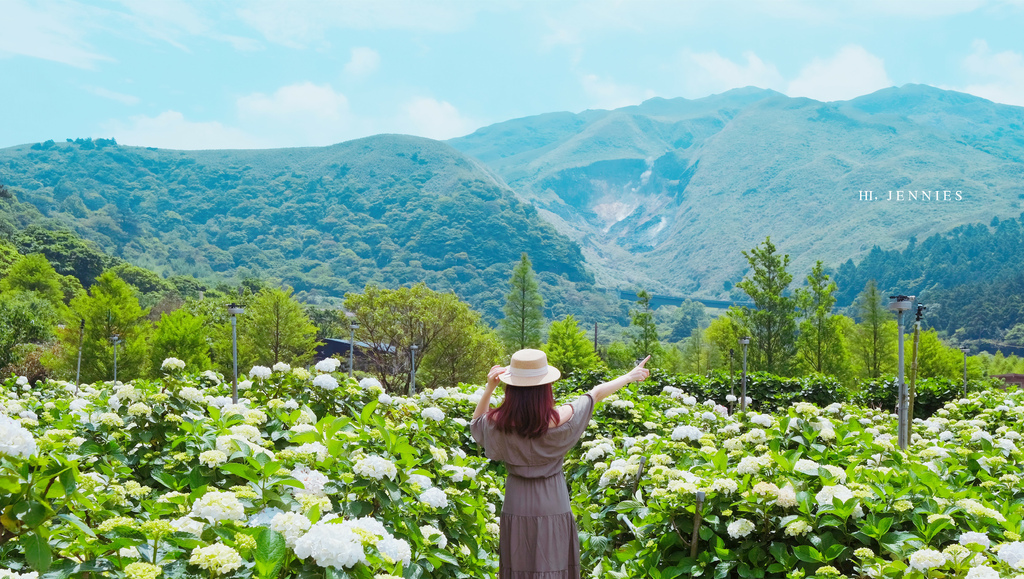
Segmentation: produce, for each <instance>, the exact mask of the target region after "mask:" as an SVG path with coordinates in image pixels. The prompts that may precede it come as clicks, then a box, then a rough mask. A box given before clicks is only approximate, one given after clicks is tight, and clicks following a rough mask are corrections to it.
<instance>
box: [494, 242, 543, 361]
mask: <svg viewBox="0 0 1024 579" xmlns="http://www.w3.org/2000/svg"><path fill="white" fill-rule="evenodd" d="M509 286H510V291H509V293H508V298H507V299H506V301H505V317H504V318H503V319H502V320H501V321H500V322H499V324H498V335H499V336H500V337H501V341H502V343H503V344H504V345H505V348H506V349H507V350H508V351H510V352H515V351H516V350H522V349H523V348H539V347H540V345H541V329H542V328H543V327H544V298H542V297H541V295H540V286H539V285H538V284H537V280H536V278H535V277H534V275H533V268H532V267H531V266H530V259H529V258H528V257H526V254H525V253H524V254H523V256H522V258H521V259H520V260H519V264H518V265H516V267H515V269H513V270H512V279H510V280H509Z"/></svg>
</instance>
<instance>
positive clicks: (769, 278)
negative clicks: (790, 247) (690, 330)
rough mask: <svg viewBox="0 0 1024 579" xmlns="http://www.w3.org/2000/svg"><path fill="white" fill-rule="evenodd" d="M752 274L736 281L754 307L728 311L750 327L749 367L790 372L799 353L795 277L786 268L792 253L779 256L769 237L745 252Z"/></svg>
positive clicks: (772, 371)
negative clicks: (789, 290) (790, 293)
mask: <svg viewBox="0 0 1024 579" xmlns="http://www.w3.org/2000/svg"><path fill="white" fill-rule="evenodd" d="M743 256H744V257H746V258H747V262H748V263H749V265H750V273H749V274H748V277H745V278H744V279H743V281H741V282H739V283H737V284H736V287H738V288H740V289H742V290H743V291H744V292H746V294H747V295H748V296H749V297H750V299H751V300H753V302H754V308H749V307H746V306H743V307H742V308H731V309H730V311H729V314H730V315H732V316H734V317H735V318H736V319H737V321H738V322H739V323H740V325H742V326H744V327H746V328H747V329H749V330H750V338H751V340H750V346H749V351H748V357H749V366H750V367H751V368H753V369H755V370H763V371H766V372H771V373H773V374H777V375H779V376H786V375H788V374H789V372H790V370H791V368H792V366H793V359H794V356H795V354H796V317H797V316H796V299H795V298H793V297H791V296H787V295H786V290H787V288H789V284H790V282H792V281H793V276H792V274H790V273H789V272H787V271H786V267H788V266H789V255H782V256H780V255H779V254H778V253H777V252H776V249H775V245H774V244H772V241H771V237H767V238H765V240H764V243H763V244H762V245H759V246H757V247H755V248H753V249H751V250H750V251H749V252H746V251H744V252H743Z"/></svg>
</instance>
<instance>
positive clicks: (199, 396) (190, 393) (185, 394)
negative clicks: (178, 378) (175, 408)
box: [178, 386, 206, 404]
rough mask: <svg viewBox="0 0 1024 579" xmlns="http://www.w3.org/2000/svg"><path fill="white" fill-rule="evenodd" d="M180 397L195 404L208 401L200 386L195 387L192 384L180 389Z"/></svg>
mask: <svg viewBox="0 0 1024 579" xmlns="http://www.w3.org/2000/svg"><path fill="white" fill-rule="evenodd" d="M178 398H181V399H182V400H184V401H186V402H191V403H193V404H202V403H204V402H205V401H206V397H205V396H204V395H203V393H202V392H201V391H199V389H198V388H193V387H191V386H185V387H184V388H182V389H181V390H179V391H178Z"/></svg>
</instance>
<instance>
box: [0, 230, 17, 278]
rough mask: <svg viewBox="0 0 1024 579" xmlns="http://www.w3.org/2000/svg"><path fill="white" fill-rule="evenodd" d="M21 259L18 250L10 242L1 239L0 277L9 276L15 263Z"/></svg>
mask: <svg viewBox="0 0 1024 579" xmlns="http://www.w3.org/2000/svg"><path fill="white" fill-rule="evenodd" d="M19 259H21V254H20V253H18V248H17V247H14V245H13V244H11V243H10V242H7V241H4V240H2V239H0V277H3V276H5V275H7V272H9V271H10V270H11V266H12V265H14V262H16V261H18V260H19Z"/></svg>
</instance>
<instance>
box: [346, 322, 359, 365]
mask: <svg viewBox="0 0 1024 579" xmlns="http://www.w3.org/2000/svg"><path fill="white" fill-rule="evenodd" d="M357 329H359V322H352V323H351V324H349V330H351V331H352V334H351V338H350V339H349V341H348V377H349V378H351V377H352V373H353V372H355V369H356V354H355V352H356V330H357Z"/></svg>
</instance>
